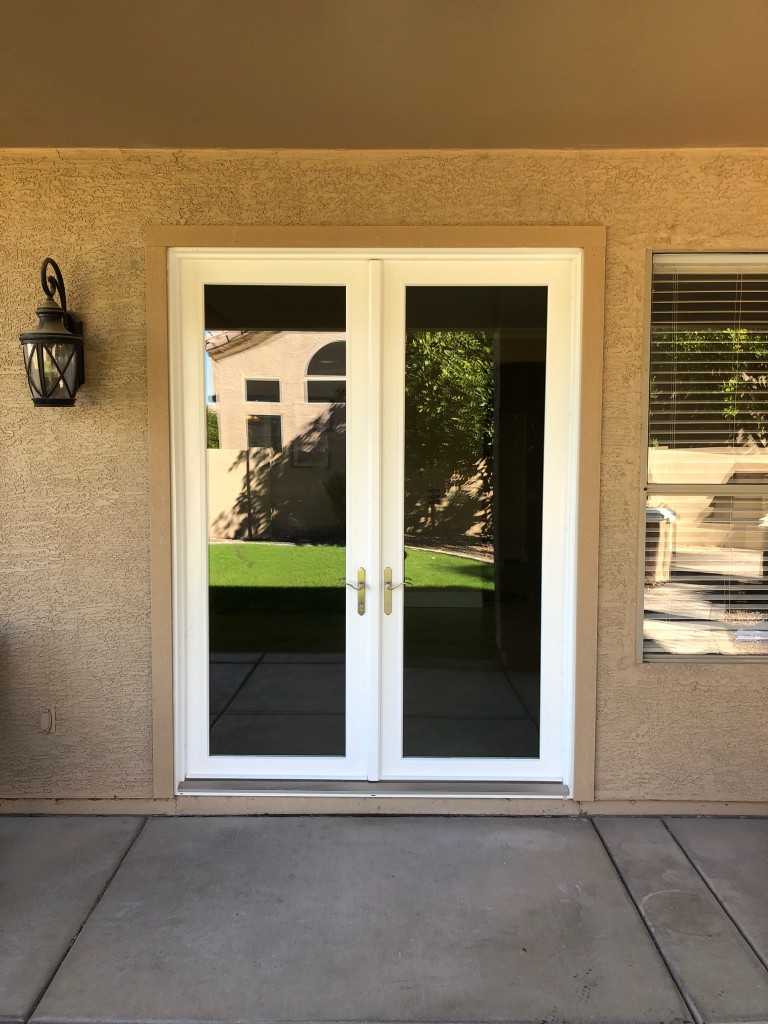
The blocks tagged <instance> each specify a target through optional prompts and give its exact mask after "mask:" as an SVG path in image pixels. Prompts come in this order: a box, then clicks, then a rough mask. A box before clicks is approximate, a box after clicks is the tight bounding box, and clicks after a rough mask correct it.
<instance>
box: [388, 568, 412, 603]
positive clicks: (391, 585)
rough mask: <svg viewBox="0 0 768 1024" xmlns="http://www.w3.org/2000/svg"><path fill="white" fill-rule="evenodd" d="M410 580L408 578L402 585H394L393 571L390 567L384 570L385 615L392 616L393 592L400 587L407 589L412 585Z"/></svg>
mask: <svg viewBox="0 0 768 1024" xmlns="http://www.w3.org/2000/svg"><path fill="white" fill-rule="evenodd" d="M410 582H411V581H410V580H409V579H408V577H407V576H406V577H405V578H404V579H403V582H402V583H395V584H393V583H392V570H391V569H390V567H389V566H387V568H386V569H385V570H384V614H385V615H391V614H392V591H393V590H397V589H398V587H407V586H409V585H410Z"/></svg>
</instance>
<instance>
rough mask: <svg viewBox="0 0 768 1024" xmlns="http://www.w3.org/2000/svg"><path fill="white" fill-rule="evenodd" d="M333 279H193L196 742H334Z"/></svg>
mask: <svg viewBox="0 0 768 1024" xmlns="http://www.w3.org/2000/svg"><path fill="white" fill-rule="evenodd" d="M346 350H347V343H346V289H345V288H344V287H343V286H333V285H326V286H300V285H210V284H209V285H206V287H205V357H204V358H205V390H206V398H205V401H206V418H207V424H206V426H207V460H206V470H207V494H206V497H207V520H208V581H209V586H208V611H209V615H208V623H209V651H210V655H209V694H208V697H209V707H208V710H209V716H210V721H209V729H210V740H209V751H210V755H211V756H212V757H213V758H216V757H224V756H240V755H246V756H261V757H344V755H345V753H346V713H345V707H346V690H345V647H346V644H345V631H346V615H345V605H346V591H345V588H344V582H343V581H344V579H345V575H346V565H345V562H346V542H347V538H346V494H347V435H346V428H347V417H346V376H347V365H346V363H347V360H346V355H347V351H346Z"/></svg>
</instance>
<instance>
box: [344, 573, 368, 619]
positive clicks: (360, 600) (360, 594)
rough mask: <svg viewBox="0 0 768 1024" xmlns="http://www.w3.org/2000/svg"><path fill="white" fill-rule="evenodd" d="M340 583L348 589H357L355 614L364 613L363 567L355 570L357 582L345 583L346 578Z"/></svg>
mask: <svg viewBox="0 0 768 1024" xmlns="http://www.w3.org/2000/svg"><path fill="white" fill-rule="evenodd" d="M342 583H344V584H345V586H347V587H349V589H350V590H356V591H357V614H358V615H365V569H363V568H362V567H361V568H360V569H358V570H357V583H347V581H346V580H342Z"/></svg>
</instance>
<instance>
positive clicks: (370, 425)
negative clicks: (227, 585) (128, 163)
mask: <svg viewBox="0 0 768 1024" xmlns="http://www.w3.org/2000/svg"><path fill="white" fill-rule="evenodd" d="M382 260H383V261H385V262H384V264H382V262H381V261H382ZM420 264H421V265H422V266H420ZM451 264H455V265H454V266H451ZM342 265H344V266H343V267H342ZM438 267H440V269H439V272H437V275H436V269H437V268H438ZM257 270H258V273H256V271H257ZM342 270H343V273H342ZM405 271H407V272H408V274H413V275H416V278H418V277H419V276H421V278H422V280H423V281H424V282H425V283H426V282H427V279H428V281H429V283H438V281H439V283H446V284H449V283H452V282H453V283H456V284H471V283H472V281H471V279H468V278H467V274H468V273H469V274H472V273H474V274H475V275H477V279H476V283H478V284H479V283H483V284H491V283H494V284H496V283H498V284H509V285H516V284H542V285H547V286H548V287H549V289H550V301H549V306H548V326H547V395H546V425H545V439H546V440H545V446H546V448H545V493H544V507H545V522H544V539H545V544H544V548H543V551H544V554H543V564H542V589H543V593H542V607H543V611H542V622H546V623H547V625H548V628H547V631H546V633H544V632H543V633H542V639H543V643H542V680H544V678H545V664H546V680H547V682H546V683H544V682H543V683H542V686H543V690H542V711H543V710H544V705H545V703H546V704H547V705H548V707H549V710H550V715H549V716H548V722H549V724H548V726H547V728H546V729H545V730H544V732H543V733H542V757H541V758H539V759H535V760H534V759H531V760H530V761H528V760H524V759H514V760H511V761H506V760H501V759H500V760H499V762H498V764H496V763H495V762H491V761H490V759H478V760H475V759H471V762H470V759H463V760H461V763H460V765H459V764H458V763H457V761H458V759H445V760H444V761H443V760H440V759H432V758H428V759H418V758H408V759H406V760H405V761H403V759H402V758H401V757H400V756H399V753H398V754H395V755H393V754H392V751H393V750H394V749H395V746H396V741H395V739H394V736H395V734H396V733H399V729H400V721H401V719H400V714H401V707H400V703H399V702H400V701H401V697H400V694H401V687H399V686H395V687H391V686H390V687H388V688H383V687H381V685H380V677H379V671H380V667H381V670H382V671H383V672H385V673H387V678H389V679H393V678H395V679H397V678H400V676H401V671H402V669H401V665H397V666H394V665H393V664H392V657H393V651H395V650H397V651H399V650H400V646H399V645H398V646H397V647H394V645H393V644H392V642H391V641H392V639H393V637H392V636H387V642H386V643H384V645H383V650H380V642H381V637H382V635H384V633H383V631H385V630H387V629H390V630H392V629H393V628H395V629H401V626H400V625H399V623H400V622H401V616H400V615H397V616H396V615H392V616H391V617H386V619H385V621H384V622H383V623H382V627H381V631H380V630H379V626H378V624H379V623H380V622H381V620H382V619H383V618H385V617H383V616H382V615H381V614H380V611H381V571H382V568H383V565H385V564H392V563H391V562H386V561H382V556H383V557H385V558H386V557H391V554H392V553H393V552H394V551H397V550H399V551H401V550H402V521H401V520H400V524H399V539H398V540H397V541H395V532H396V523H397V516H396V514H394V513H393V512H392V511H391V510H392V509H394V508H396V507H399V508H400V510H402V500H401V499H400V501H399V506H398V505H395V503H394V502H392V501H388V502H387V504H386V506H383V505H382V502H381V494H380V487H381V480H382V479H384V480H387V481H389V485H388V486H390V487H391V481H392V480H393V479H394V480H396V481H398V487H399V489H400V491H402V473H401V472H400V473H399V474H398V475H395V476H394V477H393V476H392V475H391V474H392V472H393V467H392V466H391V465H390V463H389V461H387V462H386V464H385V465H384V466H380V465H379V461H378V453H379V452H380V449H381V444H380V440H381V437H380V430H382V429H383V430H384V431H387V432H388V436H393V434H392V431H393V430H395V431H397V430H399V431H401V430H402V426H401V425H400V426H396V425H395V424H394V421H393V419H392V417H396V416H398V415H399V413H398V407H399V408H400V409H401V408H402V395H400V394H399V391H398V389H397V388H396V387H395V386H394V384H393V383H392V382H393V381H395V380H397V374H398V373H400V372H401V369H400V366H399V363H398V359H401V356H398V355H397V354H396V353H397V352H400V353H402V324H403V320H402V314H401V306H402V304H403V301H404V294H405V293H404V287H402V288H400V286H399V285H398V284H396V283H395V282H396V281H397V274H398V273H403V272H405ZM347 273H348V274H349V277H348V278H347V277H345V276H344V275H345V274H347ZM489 274H490V276H488V275H489ZM168 275H169V277H168V281H169V364H170V395H169V398H170V413H171V473H172V522H173V536H172V549H173V594H174V596H173V605H174V608H173V612H174V717H175V732H176V745H175V750H176V756H175V760H176V764H175V774H176V785H177V787H178V785H179V784H180V783H181V782H182V781H183V780H185V779H189V778H213V777H219V778H221V779H222V780H223V779H235V778H254V779H255V778H262V779H263V778H291V777H293V778H303V779H349V778H361V777H362V778H365V777H367V778H369V779H372V780H375V779H378V778H387V779H405V778H407V779H413V778H419V777H420V778H432V779H434V778H440V779H443V780H446V781H449V780H452V779H456V780H458V779H462V780H467V779H469V780H472V779H478V780H479V779H482V780H487V781H493V780H494V779H496V780H514V781H518V780H520V781H523V780H530V781H562V782H564V783H565V784H566V785H567V786H569V788H570V787H571V786H572V776H573V741H574V737H573V729H574V683H575V680H574V674H575V672H574V669H575V664H574V663H575V651H574V637H575V584H576V579H575V566H576V540H577V538H576V529H577V520H576V512H577V495H578V486H577V485H578V449H579V431H578V425H579V392H580V351H581V294H582V253H581V250H580V249H471V250H466V249H464V250H458V249H442V250H435V249H418V250H403V249H375V250H373V249H366V250H361V249H340V250H336V249H323V250H321V249H318V250H307V249H301V250H296V249H248V250H244V249H228V248H226V249H224V248H221V249H220V248H215V249H214V248H176V249H169V250H168ZM382 275H389V277H390V278H391V280H392V282H393V284H392V285H391V286H390V287H389V289H388V292H387V306H386V308H385V307H384V306H383V305H382V296H383V294H384V293H383V290H382ZM409 281H410V282H411V283H414V282H415V278H413V277H410V278H409ZM352 282H354V283H355V284H356V286H361V287H363V286H364V287H365V288H366V289H367V293H368V304H367V308H366V310H365V312H363V310H362V309H361V308H357V307H356V306H355V304H354V303H352V307H350V305H349V304H348V324H347V334H348V337H349V336H350V335H351V333H352V332H353V331H355V332H360V334H361V336H365V337H366V339H367V343H366V345H364V346H363V345H361V346H360V347H359V349H358V352H359V355H358V356H357V357H355V356H354V355H352V359H353V360H354V359H355V358H357V359H358V360H359V362H358V363H357V367H355V365H354V363H351V364H350V372H349V374H348V408H347V414H348V417H349V434H348V437H349V439H350V441H352V443H353V444H356V445H357V444H360V445H363V446H364V447H365V451H366V452H367V455H366V460H365V464H366V466H367V473H366V476H365V484H364V485H365V492H364V493H362V492H361V491H360V489H358V493H357V496H356V499H355V500H356V501H358V502H360V503H361V505H360V506H359V507H363V506H364V507H365V509H366V511H367V514H365V515H356V516H352V517H350V516H348V518H347V522H348V537H347V552H348V568H350V567H356V566H359V565H364V566H365V568H366V571H367V572H368V579H369V581H370V586H369V589H368V593H367V598H368V612H369V614H367V615H366V616H365V620H366V623H367V625H366V628H364V629H360V623H359V622H354V620H357V619H359V617H358V616H357V615H355V614H352V613H353V612H354V608H353V605H354V602H355V599H356V597H355V594H354V593H352V592H351V591H349V592H348V593H349V597H348V601H349V604H348V615H347V620H348V623H349V622H350V620H352V621H353V623H354V627H355V631H354V636H350V635H349V633H348V644H349V645H350V646H349V647H348V651H349V654H350V657H354V658H355V659H356V660H355V664H356V665H359V666H362V671H363V672H364V680H365V681H364V685H360V686H356V687H350V686H348V687H347V691H348V700H350V701H351V704H348V707H347V752H348V753H347V757H346V758H344V759H339V758H328V759H321V758H311V759H306V764H305V766H304V768H300V769H299V768H297V769H294V770H293V771H292V772H287V771H286V763H285V762H286V759H285V758H274V759H267V758H247V757H237V758H231V757H216V758H215V759H211V758H208V757H207V756H205V757H202V756H201V752H202V749H203V745H204V739H203V732H204V731H205V726H206V724H207V721H208V709H207V637H208V629H207V536H206V523H207V517H206V510H205V501H206V496H205V429H204V422H205V416H204V408H205V403H204V401H203V400H202V398H203V396H204V370H203V347H202V344H201V340H202V337H203V329H204V320H203V284H204V283H228V284H237V283H265V284H269V283H296V284H299V283H316V284H320V283H331V284H345V283H350V284H351V283H352ZM401 283H402V281H401ZM403 308H404V307H403ZM398 323H399V325H400V326H399V328H398V326H397V324H398ZM382 327H383V331H382ZM398 330H399V342H396V341H395V335H396V334H397V332H398ZM382 335H383V337H384V345H385V348H386V357H385V358H384V365H383V367H382V365H381V362H380V360H381V354H380V352H379V351H378V350H377V340H376V339H377V338H381V337H382ZM350 355H351V353H350ZM553 357H554V358H553ZM355 368H356V369H357V370H358V371H359V374H360V380H361V381H362V380H370V381H371V382H373V384H374V385H375V386H373V387H369V388H368V393H367V395H365V396H363V395H358V396H357V397H356V396H355V389H354V383H352V390H351V392H350V390H349V388H350V382H352V381H353V378H354V373H353V372H352V371H353V370H354V369H355ZM382 373H383V376H382ZM400 380H402V377H400ZM383 387H387V388H388V390H389V392H390V393H391V395H392V396H397V397H396V399H395V400H390V401H389V402H388V406H387V408H385V409H384V410H382V409H381V407H380V402H381V393H382V388H383ZM399 390H400V391H401V388H400V389H399ZM382 412H383V416H384V419H383V427H382V426H381V424H382V415H381V414H382ZM398 422H400V423H401V419H400V421H398ZM353 425H354V426H353ZM400 436H402V434H400ZM354 438H356V440H353V439H354ZM558 438H559V440H560V443H557V444H556V443H555V440H556V439H558ZM348 443H349V442H348ZM400 448H402V445H401V446H400ZM348 451H349V449H348ZM385 451H386V452H387V453H388V454H387V455H385V459H387V460H389V459H391V458H392V449H391V446H387V447H386V448H385ZM351 454H352V457H354V453H353V452H352V453H351ZM382 508H386V509H387V510H388V511H387V513H386V514H385V516H384V520H383V521H381V509H382ZM400 515H402V511H401V512H400ZM380 530H381V531H382V532H381V537H382V540H381V545H380V544H379V541H378V537H379V535H380V533H379V531H380ZM393 568H394V566H393ZM350 578H353V576H350ZM397 593H398V595H399V594H402V591H398V592H397ZM396 600H397V602H398V604H399V603H400V602H401V598H400V597H397V598H396ZM544 609H546V611H545V610H544ZM553 637H557V643H553V642H552V638H553ZM395 639H396V638H395ZM393 672H394V673H395V675H394V676H392V675H390V673H393ZM380 693H382V694H384V696H383V697H382V701H381V707H380V706H379V696H378V695H379V694H380ZM377 710H380V711H381V727H380V725H379V721H378V718H377V715H376V711H377ZM542 718H543V715H542ZM395 722H397V727H396V726H395ZM353 726H354V728H353ZM380 745H381V749H382V750H386V749H388V750H389V751H390V753H389V755H388V756H387V755H386V754H385V756H384V757H381V755H380ZM212 760H213V761H214V762H215V763H214V764H211V761H212ZM290 760H297V759H290ZM309 761H312V762H313V764H312V766H311V767H310V766H309ZM340 761H343V762H344V763H343V765H340ZM420 761H424V762H428V763H425V764H418V763H416V762H420ZM255 762H258V766H257V764H256V763H255ZM510 766H511V770H510ZM257 767H258V770H256V769H257ZM380 767H381V771H380Z"/></svg>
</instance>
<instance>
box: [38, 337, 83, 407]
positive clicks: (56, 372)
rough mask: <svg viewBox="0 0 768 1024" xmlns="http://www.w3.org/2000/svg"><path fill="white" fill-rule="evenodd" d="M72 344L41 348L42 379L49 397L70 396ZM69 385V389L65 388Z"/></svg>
mask: <svg viewBox="0 0 768 1024" xmlns="http://www.w3.org/2000/svg"><path fill="white" fill-rule="evenodd" d="M73 356H74V345H71V344H69V343H68V342H63V343H58V344H54V345H50V346H49V345H46V346H45V347H44V348H43V380H44V384H45V395H46V397H49V398H62V399H63V398H71V397H72V393H73V387H72V385H73V383H74V372H75V367H74V362H75V361H74V359H73ZM65 381H66V384H67V385H69V391H67V390H66V387H65Z"/></svg>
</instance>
